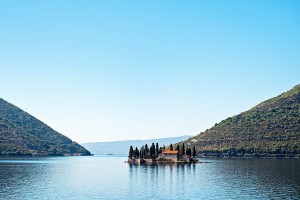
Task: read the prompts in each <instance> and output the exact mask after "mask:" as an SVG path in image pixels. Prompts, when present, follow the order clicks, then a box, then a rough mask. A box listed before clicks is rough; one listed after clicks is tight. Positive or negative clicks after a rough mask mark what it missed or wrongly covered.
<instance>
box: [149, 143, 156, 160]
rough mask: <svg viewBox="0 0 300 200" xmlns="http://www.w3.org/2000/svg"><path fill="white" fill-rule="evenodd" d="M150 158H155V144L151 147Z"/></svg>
mask: <svg viewBox="0 0 300 200" xmlns="http://www.w3.org/2000/svg"><path fill="white" fill-rule="evenodd" d="M150 157H151V158H152V159H154V158H155V145H154V143H152V145H151V147H150Z"/></svg>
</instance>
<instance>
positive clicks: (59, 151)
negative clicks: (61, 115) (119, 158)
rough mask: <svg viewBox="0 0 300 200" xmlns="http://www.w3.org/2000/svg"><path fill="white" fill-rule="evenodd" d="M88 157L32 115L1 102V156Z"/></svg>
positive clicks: (64, 137)
mask: <svg viewBox="0 0 300 200" xmlns="http://www.w3.org/2000/svg"><path fill="white" fill-rule="evenodd" d="M1 155H2V156H7V155H10V156H11V155H14V156H22V155H27V156H29V155H43V156H49V155H53V156H59V155H91V153H90V152H89V151H87V150H86V149H85V148H83V147H82V146H80V145H79V144H77V143H76V142H74V141H72V140H70V139H69V138H68V137H66V136H64V135H62V134H60V133H58V132H57V131H55V130H53V129H52V128H50V127H49V126H47V125H46V124H44V123H43V122H41V121H40V120H38V119H36V118H35V117H33V116H32V115H30V114H28V113H26V112H24V111H23V110H21V109H20V108H18V107H16V106H14V105H12V104H10V103H8V102H7V101H5V100H3V99H1V98H0V156H1Z"/></svg>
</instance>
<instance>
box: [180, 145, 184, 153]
mask: <svg viewBox="0 0 300 200" xmlns="http://www.w3.org/2000/svg"><path fill="white" fill-rule="evenodd" d="M184 154H185V147H184V143H182V146H181V150H180V155H184Z"/></svg>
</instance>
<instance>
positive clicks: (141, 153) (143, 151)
mask: <svg viewBox="0 0 300 200" xmlns="http://www.w3.org/2000/svg"><path fill="white" fill-rule="evenodd" d="M140 157H141V158H145V147H144V145H143V146H142V147H141V150H140Z"/></svg>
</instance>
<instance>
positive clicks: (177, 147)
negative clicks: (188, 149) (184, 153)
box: [176, 144, 179, 152]
mask: <svg viewBox="0 0 300 200" xmlns="http://www.w3.org/2000/svg"><path fill="white" fill-rule="evenodd" d="M176 150H177V151H178V152H179V145H178V144H177V146H176Z"/></svg>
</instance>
